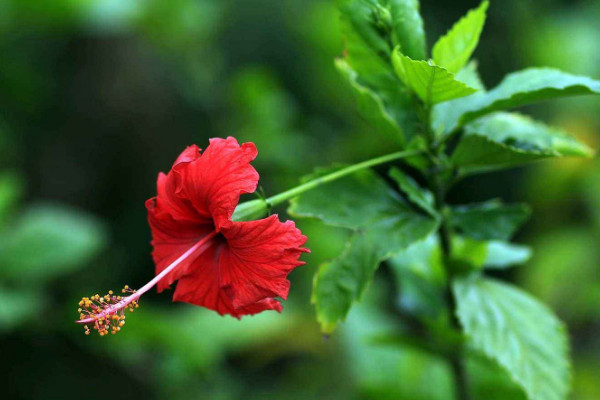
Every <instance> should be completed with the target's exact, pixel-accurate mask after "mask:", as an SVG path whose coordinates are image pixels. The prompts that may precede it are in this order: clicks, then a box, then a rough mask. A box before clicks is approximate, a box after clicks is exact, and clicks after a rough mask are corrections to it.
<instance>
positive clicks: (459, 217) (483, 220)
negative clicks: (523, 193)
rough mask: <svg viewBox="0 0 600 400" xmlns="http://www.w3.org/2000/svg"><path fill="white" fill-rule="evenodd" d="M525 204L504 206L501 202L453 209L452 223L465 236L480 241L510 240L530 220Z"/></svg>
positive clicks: (494, 201) (496, 201)
mask: <svg viewBox="0 0 600 400" xmlns="http://www.w3.org/2000/svg"><path fill="white" fill-rule="evenodd" d="M530 215H531V209H530V208H529V206H527V205H525V204H510V205H504V204H502V202H501V201H498V200H491V201H487V202H485V203H475V204H469V205H462V206H455V207H452V211H451V215H450V223H451V224H452V225H453V226H454V227H455V228H456V229H458V230H459V231H460V232H462V233H463V234H464V235H466V236H469V237H472V238H474V239H480V240H490V239H498V240H508V239H510V238H511V237H512V236H513V234H514V233H515V232H516V231H517V229H519V228H520V227H521V225H523V223H525V221H527V219H529V216H530Z"/></svg>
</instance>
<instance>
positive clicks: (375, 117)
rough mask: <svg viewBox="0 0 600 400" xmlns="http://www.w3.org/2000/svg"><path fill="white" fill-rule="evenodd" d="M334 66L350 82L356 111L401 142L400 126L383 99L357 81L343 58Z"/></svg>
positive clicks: (379, 130)
mask: <svg viewBox="0 0 600 400" xmlns="http://www.w3.org/2000/svg"><path fill="white" fill-rule="evenodd" d="M335 66H336V68H337V70H338V71H339V72H340V73H341V74H342V76H343V77H344V78H345V79H346V80H347V81H348V83H350V86H351V87H352V90H353V92H354V95H355V98H356V102H357V104H358V111H359V113H360V114H361V115H362V116H363V118H365V119H366V120H367V122H368V123H369V124H370V125H372V126H373V128H375V131H376V132H378V133H381V134H383V135H386V136H387V137H389V138H390V139H392V140H394V141H396V142H400V143H403V132H402V128H400V126H399V125H398V123H397V122H396V121H395V120H394V119H393V118H392V116H391V115H390V114H389V113H388V111H387V110H386V108H385V104H384V102H383V99H382V98H381V97H379V95H378V94H377V93H375V92H374V91H373V90H371V89H370V88H369V87H367V86H365V85H361V84H360V83H359V82H358V74H357V73H356V72H355V71H354V70H353V69H352V68H351V67H350V65H348V63H347V62H346V61H345V60H343V59H337V60H336V61H335Z"/></svg>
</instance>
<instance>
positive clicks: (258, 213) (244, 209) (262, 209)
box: [232, 150, 423, 221]
mask: <svg viewBox="0 0 600 400" xmlns="http://www.w3.org/2000/svg"><path fill="white" fill-rule="evenodd" d="M422 153H423V150H406V151H398V152H396V153H391V154H386V155H384V156H380V157H376V158H373V159H371V160H367V161H363V162H360V163H358V164H354V165H350V166H348V167H345V168H342V169H339V170H337V171H335V172H332V173H330V174H327V175H323V176H320V177H318V178H315V179H313V180H310V181H308V182H305V183H303V184H301V185H299V186H296V187H295V188H292V189H290V190H286V191H285V192H282V193H279V194H276V195H275V196H271V197H269V198H266V199H263V198H260V199H256V200H251V201H246V202H244V203H241V204H239V205H238V206H237V207H236V209H235V212H234V213H233V216H232V219H233V220H234V221H250V220H254V219H258V218H262V217H264V216H265V215H266V214H267V212H268V210H269V208H271V207H274V206H276V205H278V204H281V203H283V202H285V201H288V200H290V199H292V198H294V197H296V196H298V195H300V194H302V193H304V192H306V191H308V190H311V189H314V188H316V187H318V186H320V185H322V184H324V183H327V182H331V181H334V180H336V179H339V178H343V177H344V176H346V175H349V174H351V173H353V172H356V171H360V170H361V169H366V168H370V167H374V166H376V165H379V164H385V163H388V162H390V161H395V160H399V159H402V158H406V157H410V156H414V155H417V154H422Z"/></svg>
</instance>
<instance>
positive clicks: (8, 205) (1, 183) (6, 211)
mask: <svg viewBox="0 0 600 400" xmlns="http://www.w3.org/2000/svg"><path fill="white" fill-rule="evenodd" d="M22 186H23V184H22V182H21V179H20V177H19V176H18V175H17V174H15V173H11V172H2V173H0V227H2V225H3V224H4V223H5V222H6V220H7V219H8V216H9V215H10V213H11V211H14V208H15V204H16V202H17V200H18V199H19V197H21V194H22V193H21V192H22V191H23V189H22Z"/></svg>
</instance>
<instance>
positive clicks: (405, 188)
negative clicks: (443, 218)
mask: <svg viewBox="0 0 600 400" xmlns="http://www.w3.org/2000/svg"><path fill="white" fill-rule="evenodd" d="M390 177H391V178H392V179H393V180H394V181H396V183H397V184H398V186H399V187H400V190H401V191H402V192H403V193H404V194H405V195H406V196H407V197H408V199H409V200H410V201H411V202H412V203H413V204H415V205H416V206H418V207H419V208H420V209H421V210H423V211H425V212H426V213H428V214H429V215H431V216H432V217H436V218H437V216H438V212H437V211H436V209H435V204H434V203H435V201H434V198H433V194H432V193H431V192H430V191H429V190H427V189H423V188H422V187H420V186H419V184H418V183H417V182H415V180H414V179H413V178H411V177H410V176H408V175H406V174H405V173H404V172H402V171H400V170H399V169H398V168H392V169H391V170H390Z"/></svg>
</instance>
